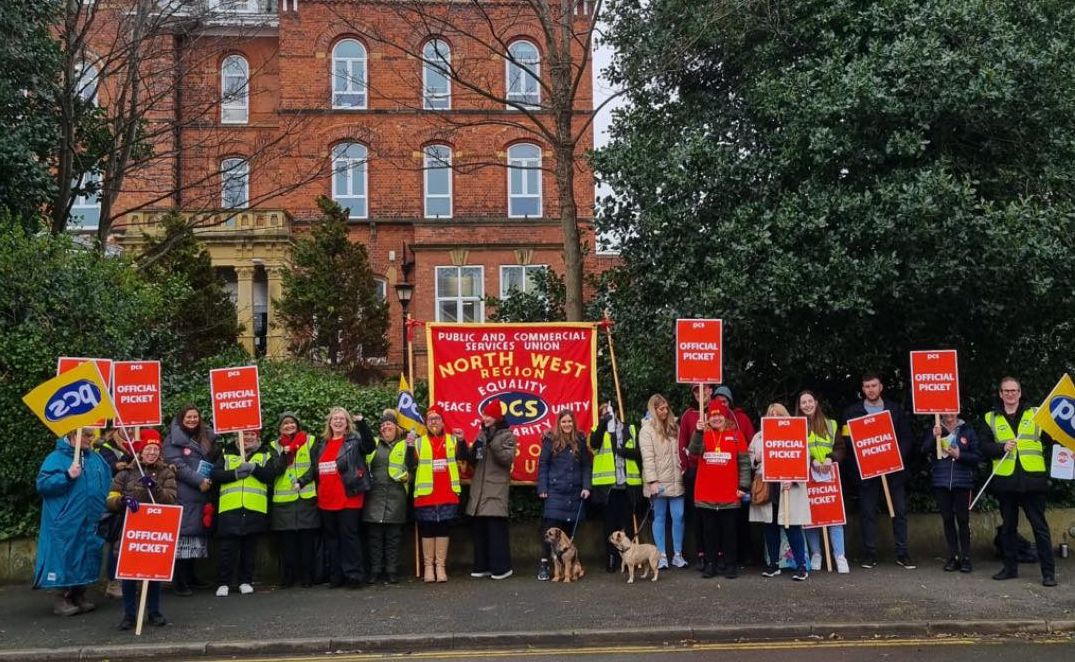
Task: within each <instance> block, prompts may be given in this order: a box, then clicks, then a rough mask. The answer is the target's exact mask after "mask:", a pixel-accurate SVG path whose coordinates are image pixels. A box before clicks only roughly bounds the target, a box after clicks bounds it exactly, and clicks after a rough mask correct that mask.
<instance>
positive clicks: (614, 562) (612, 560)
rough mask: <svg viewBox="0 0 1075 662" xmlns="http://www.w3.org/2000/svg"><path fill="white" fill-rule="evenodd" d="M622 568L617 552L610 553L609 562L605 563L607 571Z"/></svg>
mask: <svg viewBox="0 0 1075 662" xmlns="http://www.w3.org/2000/svg"><path fill="white" fill-rule="evenodd" d="M619 569H620V557H619V556H618V555H616V554H609V555H608V563H606V564H605V572H616V571H617V570H619Z"/></svg>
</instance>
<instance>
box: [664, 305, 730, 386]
mask: <svg viewBox="0 0 1075 662" xmlns="http://www.w3.org/2000/svg"><path fill="white" fill-rule="evenodd" d="M723 354H724V322H723V320H696V319H677V320H676V381H677V382H679V383H680V384H719V383H721V382H722V381H724V369H723V365H722V361H723Z"/></svg>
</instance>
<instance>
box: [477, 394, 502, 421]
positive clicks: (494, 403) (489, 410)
mask: <svg viewBox="0 0 1075 662" xmlns="http://www.w3.org/2000/svg"><path fill="white" fill-rule="evenodd" d="M482 416H488V417H489V418H495V419H496V420H498V421H500V420H503V418H504V403H502V402H501V401H500V400H497V399H496V398H493V399H492V400H490V401H489V402H488V403H487V404H486V405H485V406H484V407H482Z"/></svg>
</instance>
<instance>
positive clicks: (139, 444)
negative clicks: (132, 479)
mask: <svg viewBox="0 0 1075 662" xmlns="http://www.w3.org/2000/svg"><path fill="white" fill-rule="evenodd" d="M141 437H142V438H141V439H132V440H131V443H132V445H133V446H134V452H135V453H138V454H139V455H141V453H142V451H143V450H144V449H145V447H146V446H148V445H150V444H156V445H157V446H160V445H161V433H160V432H157V431H156V430H154V429H153V428H148V429H145V430H142V433H141Z"/></svg>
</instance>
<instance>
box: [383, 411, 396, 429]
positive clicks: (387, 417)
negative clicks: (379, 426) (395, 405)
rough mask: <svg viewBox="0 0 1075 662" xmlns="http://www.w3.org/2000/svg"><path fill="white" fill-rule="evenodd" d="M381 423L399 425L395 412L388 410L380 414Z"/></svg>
mask: <svg viewBox="0 0 1075 662" xmlns="http://www.w3.org/2000/svg"><path fill="white" fill-rule="evenodd" d="M381 422H382V423H394V424H396V425H399V417H398V416H397V415H396V410H395V409H391V408H389V409H385V410H384V411H383V412H381Z"/></svg>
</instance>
